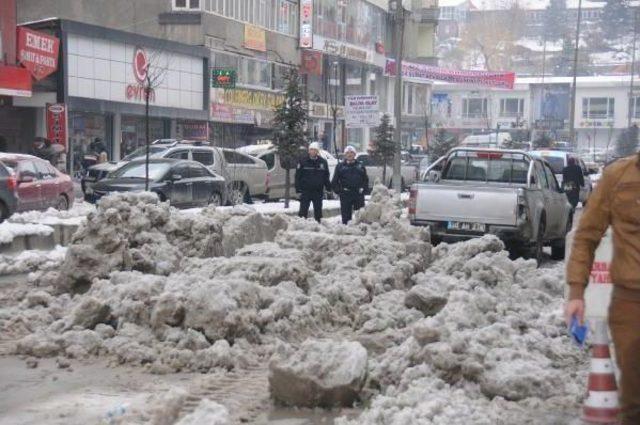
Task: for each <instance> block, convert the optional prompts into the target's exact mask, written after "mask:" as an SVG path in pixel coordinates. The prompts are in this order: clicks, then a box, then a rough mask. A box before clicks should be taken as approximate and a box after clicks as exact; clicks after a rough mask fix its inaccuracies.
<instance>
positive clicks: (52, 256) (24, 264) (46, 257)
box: [0, 246, 67, 276]
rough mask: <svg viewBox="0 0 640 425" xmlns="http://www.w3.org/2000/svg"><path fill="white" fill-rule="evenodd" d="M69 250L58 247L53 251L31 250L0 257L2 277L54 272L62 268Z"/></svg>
mask: <svg viewBox="0 0 640 425" xmlns="http://www.w3.org/2000/svg"><path fill="white" fill-rule="evenodd" d="M66 253H67V248H64V247H61V246H57V247H56V248H55V249H54V250H52V251H37V250H29V251H22V252H20V253H19V254H18V255H0V276H3V275H15V274H22V273H29V272H34V271H36V270H53V269H55V268H57V267H59V266H60V264H61V263H62V261H64V257H65V255H66Z"/></svg>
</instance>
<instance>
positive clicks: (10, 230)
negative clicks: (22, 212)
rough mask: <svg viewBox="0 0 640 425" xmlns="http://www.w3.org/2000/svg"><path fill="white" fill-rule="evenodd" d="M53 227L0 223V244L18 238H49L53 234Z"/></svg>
mask: <svg viewBox="0 0 640 425" xmlns="http://www.w3.org/2000/svg"><path fill="white" fill-rule="evenodd" d="M53 231H54V230H53V227H51V226H45V225H44V224H33V223H29V224H20V223H10V222H8V221H5V222H4V223H0V243H2V244H8V243H11V242H12V241H13V240H14V239H15V238H16V237H18V236H30V235H35V236H49V235H51V234H53Z"/></svg>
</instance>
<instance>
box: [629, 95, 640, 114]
mask: <svg viewBox="0 0 640 425" xmlns="http://www.w3.org/2000/svg"><path fill="white" fill-rule="evenodd" d="M629 108H631V116H632V117H633V118H635V119H640V96H634V97H633V98H631V101H630V105H629Z"/></svg>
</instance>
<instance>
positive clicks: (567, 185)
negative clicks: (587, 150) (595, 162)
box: [562, 157, 584, 210]
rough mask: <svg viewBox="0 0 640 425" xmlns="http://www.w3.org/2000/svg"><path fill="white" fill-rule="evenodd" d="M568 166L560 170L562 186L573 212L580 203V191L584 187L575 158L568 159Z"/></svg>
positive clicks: (581, 174)
mask: <svg viewBox="0 0 640 425" xmlns="http://www.w3.org/2000/svg"><path fill="white" fill-rule="evenodd" d="M567 163H568V165H567V166H566V167H564V169H563V170H562V186H563V188H564V192H565V193H566V194H567V198H568V199H569V203H570V204H571V206H572V207H573V209H574V210H575V209H576V207H577V206H578V202H580V189H582V188H583V187H584V173H583V172H582V168H581V167H580V165H578V162H577V161H576V159H575V158H573V157H569V159H568V161H567Z"/></svg>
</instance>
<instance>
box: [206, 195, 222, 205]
mask: <svg viewBox="0 0 640 425" xmlns="http://www.w3.org/2000/svg"><path fill="white" fill-rule="evenodd" d="M207 204H208V205H212V206H214V207H219V206H221V205H222V196H220V194H219V193H218V192H213V193H212V194H211V196H209V202H207Z"/></svg>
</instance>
